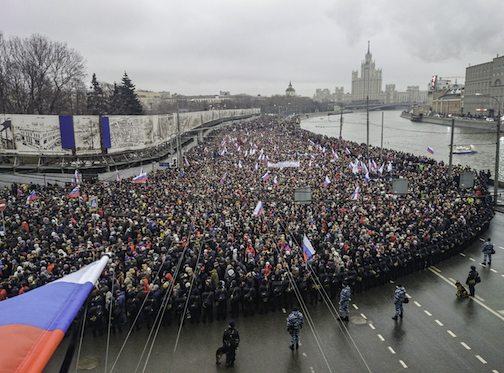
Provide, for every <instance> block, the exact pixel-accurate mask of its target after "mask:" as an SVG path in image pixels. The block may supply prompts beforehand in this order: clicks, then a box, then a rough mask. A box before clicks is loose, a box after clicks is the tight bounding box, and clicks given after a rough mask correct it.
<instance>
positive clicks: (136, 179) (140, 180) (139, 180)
mask: <svg viewBox="0 0 504 373" xmlns="http://www.w3.org/2000/svg"><path fill="white" fill-rule="evenodd" d="M146 181H147V174H146V173H145V172H142V173H141V174H140V175H138V176H137V177H134V178H133V182H134V183H135V184H143V183H145V182H146Z"/></svg>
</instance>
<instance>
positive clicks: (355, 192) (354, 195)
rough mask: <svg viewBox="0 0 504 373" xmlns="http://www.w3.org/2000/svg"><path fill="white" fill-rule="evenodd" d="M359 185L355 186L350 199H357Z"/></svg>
mask: <svg viewBox="0 0 504 373" xmlns="http://www.w3.org/2000/svg"><path fill="white" fill-rule="evenodd" d="M359 195H360V193H359V187H357V188H355V190H354V192H353V193H352V199H353V200H356V199H359Z"/></svg>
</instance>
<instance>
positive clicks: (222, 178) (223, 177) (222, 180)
mask: <svg viewBox="0 0 504 373" xmlns="http://www.w3.org/2000/svg"><path fill="white" fill-rule="evenodd" d="M226 175H227V172H226V173H225V174H224V175H222V177H221V179H220V182H221V183H223V182H224V179H225V178H226Z"/></svg>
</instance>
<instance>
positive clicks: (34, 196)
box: [26, 192, 38, 205]
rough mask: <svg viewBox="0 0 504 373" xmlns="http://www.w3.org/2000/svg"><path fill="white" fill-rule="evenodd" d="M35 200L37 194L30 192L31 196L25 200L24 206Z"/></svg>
mask: <svg viewBox="0 0 504 373" xmlns="http://www.w3.org/2000/svg"><path fill="white" fill-rule="evenodd" d="M37 198H38V196H37V193H36V192H31V194H30V195H29V196H28V198H27V199H26V204H27V205H28V204H29V203H30V201H33V200H34V199H37Z"/></svg>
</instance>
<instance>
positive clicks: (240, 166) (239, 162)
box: [238, 161, 243, 170]
mask: <svg viewBox="0 0 504 373" xmlns="http://www.w3.org/2000/svg"><path fill="white" fill-rule="evenodd" d="M242 167H243V166H242V164H241V161H238V168H239V169H240V170H241V169H242Z"/></svg>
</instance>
